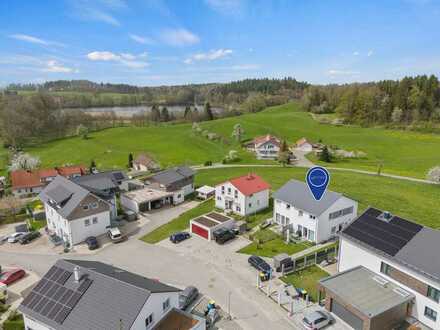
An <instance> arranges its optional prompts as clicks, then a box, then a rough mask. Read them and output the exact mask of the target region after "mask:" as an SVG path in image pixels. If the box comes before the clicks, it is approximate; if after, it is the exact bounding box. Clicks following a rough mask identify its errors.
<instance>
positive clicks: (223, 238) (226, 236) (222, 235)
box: [213, 228, 235, 244]
mask: <svg viewBox="0 0 440 330" xmlns="http://www.w3.org/2000/svg"><path fill="white" fill-rule="evenodd" d="M213 236H214V239H215V241H216V242H217V243H218V244H224V243H226V242H227V241H230V240H231V239H234V238H235V233H234V232H233V231H232V230H231V229H227V228H220V229H217V230H216V231H215V232H214V233H213Z"/></svg>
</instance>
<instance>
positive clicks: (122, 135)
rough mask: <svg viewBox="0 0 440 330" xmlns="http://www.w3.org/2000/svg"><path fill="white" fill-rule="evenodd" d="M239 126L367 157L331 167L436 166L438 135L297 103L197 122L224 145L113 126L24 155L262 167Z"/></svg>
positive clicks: (167, 128)
mask: <svg viewBox="0 0 440 330" xmlns="http://www.w3.org/2000/svg"><path fill="white" fill-rule="evenodd" d="M237 123H240V124H241V125H242V127H243V128H244V130H245V135H244V137H243V139H245V140H246V139H251V138H253V137H255V136H257V135H262V134H267V133H271V134H275V135H277V136H279V137H280V138H283V139H286V140H287V141H288V142H289V144H293V143H294V142H295V141H296V140H297V139H299V138H301V137H306V138H308V139H310V140H312V141H318V140H322V141H323V142H324V143H326V144H331V145H337V146H339V147H341V148H343V149H345V150H359V151H363V152H365V153H366V154H367V157H366V158H365V159H355V160H347V161H343V162H337V163H332V166H338V167H347V168H358V169H364V170H370V171H376V169H377V166H378V163H379V162H382V163H383V171H384V172H386V173H393V174H399V175H406V176H413V177H418V178H424V177H425V176H426V173H427V171H428V170H429V169H430V168H431V167H433V166H435V165H440V153H439V152H438V150H439V148H440V135H435V134H423V133H417V132H407V131H398V130H386V129H383V128H361V127H356V126H334V125H330V124H320V123H319V122H317V121H316V120H314V119H313V118H312V117H311V115H310V114H309V113H306V112H302V111H300V106H299V105H298V104H297V103H289V104H286V105H282V106H277V107H272V108H268V109H266V110H265V111H262V112H259V113H253V114H246V115H242V116H239V117H230V118H225V119H219V120H214V121H208V122H203V123H201V126H202V128H203V129H206V130H208V131H210V132H215V133H217V134H219V135H221V136H222V137H223V138H224V140H226V142H224V143H222V142H214V141H210V140H208V139H206V138H205V137H203V136H200V135H196V134H195V133H193V131H192V129H191V124H161V125H157V126H154V125H151V126H148V127H119V128H111V129H106V130H103V131H99V132H94V133H92V134H90V138H89V139H86V140H85V139H82V138H79V137H72V138H65V139H60V140H56V141H52V142H49V143H45V144H42V145H40V146H38V147H29V148H26V150H25V151H28V152H30V153H31V154H35V155H38V156H40V158H41V160H42V163H43V166H53V165H62V164H65V163H83V164H86V165H88V164H89V163H90V161H91V160H92V159H94V160H95V161H96V163H97V165H98V167H100V168H106V169H112V168H116V167H118V168H124V167H126V165H127V159H128V154H129V153H130V152H131V153H134V154H135V155H136V154H138V153H140V152H149V153H151V154H152V155H153V156H154V157H156V159H157V160H158V161H159V162H160V163H161V164H162V166H169V165H175V164H203V163H204V162H205V161H209V160H210V161H213V162H220V161H221V160H222V159H223V158H224V156H225V155H226V154H227V153H228V151H229V150H237V151H238V152H239V157H240V159H241V160H240V163H248V164H250V163H257V162H260V163H261V161H257V160H256V159H255V157H254V156H253V155H252V154H251V153H249V152H247V151H245V150H243V149H242V148H241V147H240V146H239V145H238V143H237V142H236V141H235V140H234V139H232V137H231V133H232V128H233V126H234V125H235V124H237ZM272 163H273V162H272Z"/></svg>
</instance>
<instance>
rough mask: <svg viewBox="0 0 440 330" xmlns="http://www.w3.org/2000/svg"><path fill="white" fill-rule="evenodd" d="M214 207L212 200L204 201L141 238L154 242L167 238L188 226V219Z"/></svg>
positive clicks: (147, 241)
mask: <svg viewBox="0 0 440 330" xmlns="http://www.w3.org/2000/svg"><path fill="white" fill-rule="evenodd" d="M213 208H214V200H212V199H210V200H208V201H206V202H203V203H201V204H199V205H198V206H197V207H195V208H193V209H191V210H189V211H186V212H185V213H182V214H181V215H180V216H179V217H177V218H176V219H173V220H172V221H171V222H168V223H166V224H164V225H162V226H160V227H158V228H156V229H155V230H153V231H152V232H150V233H148V234H147V235H145V236H143V237H141V240H142V241H144V242H146V243H150V244H154V243H158V242H160V241H162V240H164V239H166V238H168V237H169V236H170V235H171V234H173V233H176V232H179V231H183V230H185V229H187V228H188V227H189V221H190V220H191V219H194V218H196V217H198V216H200V215H202V214H205V213H208V212H210V211H212V209H213Z"/></svg>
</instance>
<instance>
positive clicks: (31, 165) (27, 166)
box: [9, 153, 41, 171]
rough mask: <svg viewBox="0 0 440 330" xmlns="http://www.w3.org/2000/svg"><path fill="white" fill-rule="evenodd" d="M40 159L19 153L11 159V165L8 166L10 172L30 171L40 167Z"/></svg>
mask: <svg viewBox="0 0 440 330" xmlns="http://www.w3.org/2000/svg"><path fill="white" fill-rule="evenodd" d="M40 164H41V162H40V158H38V157H33V156H31V155H29V154H26V153H19V154H17V155H15V156H14V157H12V160H11V165H10V166H9V170H10V171H17V170H26V171H32V170H35V169H37V168H38V167H39V166H40Z"/></svg>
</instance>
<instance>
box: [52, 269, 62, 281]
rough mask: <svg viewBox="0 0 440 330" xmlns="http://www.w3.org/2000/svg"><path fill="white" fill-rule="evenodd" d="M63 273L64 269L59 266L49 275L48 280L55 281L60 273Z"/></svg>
mask: <svg viewBox="0 0 440 330" xmlns="http://www.w3.org/2000/svg"><path fill="white" fill-rule="evenodd" d="M63 273H64V270H63V269H61V268H58V269H57V270H56V271H55V273H54V274H53V275H52V276H51V277H50V280H52V281H56V280H57V279H58V278H59V277H60V276H61V274H63Z"/></svg>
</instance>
